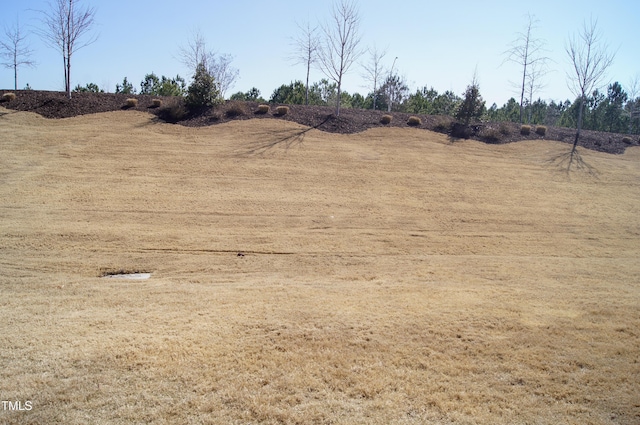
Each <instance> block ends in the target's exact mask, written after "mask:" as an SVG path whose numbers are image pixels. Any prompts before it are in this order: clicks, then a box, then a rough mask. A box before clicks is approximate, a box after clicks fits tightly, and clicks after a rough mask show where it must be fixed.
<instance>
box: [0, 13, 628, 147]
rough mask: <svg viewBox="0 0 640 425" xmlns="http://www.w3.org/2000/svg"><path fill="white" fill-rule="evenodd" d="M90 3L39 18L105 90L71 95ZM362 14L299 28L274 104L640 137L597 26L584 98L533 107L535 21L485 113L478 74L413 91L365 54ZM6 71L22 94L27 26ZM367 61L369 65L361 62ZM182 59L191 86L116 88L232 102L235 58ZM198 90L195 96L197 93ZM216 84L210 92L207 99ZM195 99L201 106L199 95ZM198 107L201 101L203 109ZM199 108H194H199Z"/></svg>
mask: <svg viewBox="0 0 640 425" xmlns="http://www.w3.org/2000/svg"><path fill="white" fill-rule="evenodd" d="M81 1H82V0H55V1H54V2H53V3H50V4H49V5H50V10H46V11H40V14H41V17H42V19H41V21H42V24H43V26H42V28H41V30H39V31H38V34H39V35H40V36H41V38H42V39H43V40H44V41H45V42H46V43H47V44H48V45H49V46H51V47H53V48H56V49H58V50H59V51H60V52H61V53H62V57H63V65H64V77H65V90H66V91H67V93H68V96H69V97H71V94H72V92H74V91H75V92H82V91H85V92H86V91H94V92H100V91H103V90H102V89H100V88H99V87H98V86H97V85H96V84H93V83H89V84H87V85H85V86H80V85H77V86H76V87H75V88H74V89H71V71H72V67H71V64H72V58H73V57H74V54H75V53H76V51H77V50H78V49H80V48H83V47H86V46H88V45H90V44H91V43H92V42H94V41H95V40H96V37H95V36H92V34H91V30H92V27H93V25H94V23H95V20H94V19H95V13H96V11H95V9H94V8H91V7H82V6H81V4H80V3H81ZM359 24H360V15H359V10H358V7H357V3H356V2H355V0H336V2H335V3H334V4H333V7H332V9H331V11H330V16H329V19H328V20H327V21H325V22H324V23H319V24H317V25H315V26H313V25H312V24H311V23H309V22H307V23H306V24H304V25H298V29H299V33H298V35H297V36H296V37H294V38H293V43H292V55H291V58H290V59H291V61H292V62H293V63H295V64H303V65H304V66H305V72H306V78H305V81H302V80H296V81H292V82H291V83H289V84H282V85H281V86H280V87H277V88H276V89H275V90H274V92H273V93H272V95H271V97H270V98H269V99H268V101H270V102H273V103H288V104H309V105H323V106H328V105H334V106H335V114H336V115H339V113H340V108H341V107H343V108H345V107H346V108H363V109H374V110H375V109H378V110H387V111H399V112H408V113H413V114H432V115H451V116H453V117H455V118H457V119H459V120H461V121H463V122H464V123H465V124H467V125H468V124H469V122H471V121H475V120H491V121H513V122H520V123H523V124H524V123H529V124H545V125H553V126H566V127H575V128H576V129H577V132H576V142H577V139H578V137H579V134H580V130H581V129H589V130H600V131H609V132H628V133H634V134H638V133H640V112H639V111H640V108H639V106H640V97H639V94H640V93H639V90H638V88H639V87H638V86H639V84H638V77H636V79H635V81H634V82H632V83H631V84H630V85H629V86H627V87H623V86H622V85H621V84H620V83H619V82H615V83H613V84H609V85H608V87H607V88H606V91H604V89H603V88H602V82H603V81H604V77H605V74H606V71H607V69H608V67H609V66H610V65H611V63H612V62H613V59H614V55H613V54H611V53H609V50H608V48H607V46H606V44H604V43H602V40H601V37H600V33H599V32H598V31H597V28H596V24H597V22H594V21H591V22H589V23H586V22H585V25H584V27H583V28H582V30H581V31H580V32H578V33H577V34H576V35H575V36H574V37H572V38H570V39H569V40H568V43H567V45H566V48H565V50H566V53H567V56H568V58H569V59H570V62H571V64H572V68H571V69H570V70H569V71H567V85H568V87H569V88H570V89H571V91H572V92H573V94H574V95H575V96H576V97H575V98H574V100H573V101H571V100H564V101H557V102H556V101H555V100H551V101H548V102H547V101H546V100H542V99H541V98H540V97H538V98H537V100H534V98H535V97H536V94H537V93H538V92H539V90H540V89H541V88H542V87H544V76H545V75H546V73H547V72H548V66H549V58H548V57H546V56H545V52H546V50H545V43H544V40H540V39H538V38H536V37H535V29H536V24H537V20H536V19H535V17H533V16H532V15H527V21H526V25H525V27H524V31H523V32H521V33H518V34H517V35H516V37H515V39H514V40H513V42H512V43H511V45H510V47H509V49H508V50H507V51H505V52H504V54H505V61H509V62H513V63H515V64H517V65H519V66H520V67H521V74H520V76H519V81H518V83H514V84H513V85H514V87H516V89H517V91H518V93H519V100H517V99H515V98H511V99H509V100H508V101H507V103H505V104H504V105H502V106H498V105H496V104H493V105H491V106H490V107H489V108H487V107H486V106H485V102H484V101H483V100H482V96H481V94H480V87H479V84H478V82H477V78H476V75H475V74H474V77H473V80H472V81H471V83H470V84H469V85H468V86H467V89H466V90H465V92H464V93H461V96H460V95H458V94H457V93H453V92H451V91H445V92H443V93H439V92H438V91H436V90H435V89H434V88H433V87H428V86H424V87H422V88H418V89H417V90H415V92H411V90H410V88H409V87H408V85H407V83H406V81H405V79H404V78H403V77H402V76H401V74H400V72H399V71H398V69H397V68H396V67H395V64H396V60H397V57H396V58H395V59H394V60H393V62H392V65H391V67H390V68H389V67H386V66H385V58H386V55H387V50H385V49H379V48H377V46H375V45H374V46H373V47H369V48H366V49H365V48H363V47H362V46H361V36H360V32H359ZM0 54H1V55H2V58H4V59H5V61H4V62H3V64H4V65H5V66H7V67H9V68H12V69H13V70H14V76H15V79H14V83H15V88H16V89H17V85H18V84H17V83H18V68H19V67H21V66H34V65H35V63H34V62H33V61H32V60H31V59H30V56H31V54H32V50H31V49H30V48H29V46H28V44H27V43H26V35H25V34H24V31H22V30H21V27H20V25H19V23H17V24H16V26H14V27H13V28H9V29H5V37H4V39H3V40H2V41H1V42H0ZM363 57H364V58H365V59H364V60H362V58H363ZM180 59H181V61H182V63H183V64H185V65H186V66H187V67H188V68H189V69H190V71H191V72H192V73H193V74H192V83H191V85H189V86H187V84H186V81H185V79H184V78H182V77H180V76H179V75H178V76H176V77H175V78H170V77H165V76H164V75H163V76H161V77H158V76H157V75H156V74H155V73H153V72H152V73H151V74H147V75H146V76H145V78H144V80H143V81H142V82H141V83H140V88H139V89H137V88H136V87H134V85H133V84H132V83H131V82H129V81H128V80H127V78H126V77H125V78H124V80H123V81H122V83H121V84H118V85H116V92H117V93H127V94H134V93H140V94H150V95H157V96H184V97H189V96H190V93H191V94H193V93H201V96H200V97H201V100H202V101H203V104H202V105H200V106H207V105H209V106H210V105H213V104H215V103H217V102H220V101H221V100H222V99H224V98H225V96H226V93H227V92H228V91H229V90H230V89H231V87H233V85H234V83H235V81H236V80H237V77H238V70H237V69H236V68H234V67H233V66H232V60H233V57H232V56H231V55H228V54H217V53H215V52H213V51H211V50H209V49H208V48H207V45H206V41H205V39H204V37H203V36H202V35H201V34H200V33H199V32H197V33H195V34H194V35H193V37H192V38H191V39H190V40H189V41H188V43H187V45H185V46H182V47H180ZM354 65H359V66H360V68H361V76H362V78H363V80H365V81H366V82H367V83H368V93H367V94H366V95H362V94H360V93H348V92H347V91H345V90H343V88H342V82H343V79H344V76H345V75H346V74H347V73H348V72H351V71H352V70H353V68H354ZM311 69H318V70H320V71H321V72H322V73H323V74H324V76H325V78H322V79H321V80H320V81H318V82H315V83H310V81H309V79H310V71H311ZM192 86H193V90H191V89H192ZM206 87H208V88H209V89H210V93H202V90H204V88H206ZM230 98H231V99H234V100H254V101H260V102H266V101H267V100H265V99H263V98H262V97H261V95H260V92H259V90H257V89H256V88H252V89H251V90H249V91H248V92H245V93H243V92H237V93H234V94H232V95H231V96H230ZM191 100H192V101H194V102H195V100H194V98H193V96H192V97H191ZM196 103H197V102H196ZM196 103H192V105H193V106H197V105H196Z"/></svg>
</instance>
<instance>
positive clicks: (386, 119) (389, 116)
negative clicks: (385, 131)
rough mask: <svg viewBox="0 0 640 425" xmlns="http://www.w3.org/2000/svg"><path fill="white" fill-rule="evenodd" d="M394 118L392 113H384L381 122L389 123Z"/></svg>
mask: <svg viewBox="0 0 640 425" xmlns="http://www.w3.org/2000/svg"><path fill="white" fill-rule="evenodd" d="M392 119H393V117H392V116H391V115H386V114H385V115H383V116H382V118H380V122H381V123H382V124H385V125H386V124H389V123H390V122H391V120H392Z"/></svg>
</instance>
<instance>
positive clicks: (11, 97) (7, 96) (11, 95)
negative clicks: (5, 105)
mask: <svg viewBox="0 0 640 425" xmlns="http://www.w3.org/2000/svg"><path fill="white" fill-rule="evenodd" d="M12 100H16V94H15V93H5V94H3V95H2V101H3V102H11V101H12Z"/></svg>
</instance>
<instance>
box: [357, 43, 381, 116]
mask: <svg viewBox="0 0 640 425" xmlns="http://www.w3.org/2000/svg"><path fill="white" fill-rule="evenodd" d="M368 52H369V62H367V63H365V64H364V65H362V68H363V69H364V71H365V72H364V74H363V78H364V79H365V80H366V81H368V82H369V83H371V85H372V88H373V110H374V111H375V109H376V100H377V97H378V85H379V84H380V78H381V77H382V74H385V73H386V70H385V69H384V67H383V66H382V63H381V62H382V59H383V58H384V57H385V56H386V54H387V49H384V50H382V51H380V50H378V47H377V46H376V45H374V46H373V48H370V49H368Z"/></svg>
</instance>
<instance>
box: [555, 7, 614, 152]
mask: <svg viewBox="0 0 640 425" xmlns="http://www.w3.org/2000/svg"><path fill="white" fill-rule="evenodd" d="M597 23H598V22H597V21H593V20H590V22H589V24H587V23H586V22H584V24H583V27H582V30H581V31H580V32H579V33H578V36H577V38H576V36H575V35H574V36H572V37H571V38H570V39H569V42H568V44H567V46H566V47H565V51H566V52H567V56H568V57H569V62H570V64H571V68H572V69H571V71H570V72H567V86H568V87H569V89H570V90H571V91H572V92H573V94H574V95H575V96H576V97H577V98H578V100H579V102H580V106H579V110H578V124H577V131H576V138H575V140H574V142H573V147H572V149H571V151H572V152H575V150H576V146H577V145H578V139H579V138H580V129H581V128H582V120H583V113H584V104H585V102H586V100H587V95H589V94H590V93H591V92H592V91H593V90H594V89H596V88H599V87H600V86H601V85H602V84H603V82H604V79H605V77H606V73H607V70H608V69H609V67H610V66H611V64H612V63H613V59H614V58H615V53H610V52H609V48H608V46H607V45H606V44H602V41H601V35H600V32H599V31H598V30H597Z"/></svg>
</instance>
